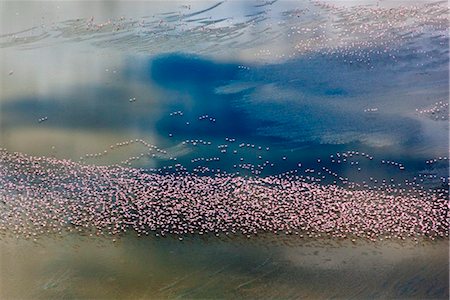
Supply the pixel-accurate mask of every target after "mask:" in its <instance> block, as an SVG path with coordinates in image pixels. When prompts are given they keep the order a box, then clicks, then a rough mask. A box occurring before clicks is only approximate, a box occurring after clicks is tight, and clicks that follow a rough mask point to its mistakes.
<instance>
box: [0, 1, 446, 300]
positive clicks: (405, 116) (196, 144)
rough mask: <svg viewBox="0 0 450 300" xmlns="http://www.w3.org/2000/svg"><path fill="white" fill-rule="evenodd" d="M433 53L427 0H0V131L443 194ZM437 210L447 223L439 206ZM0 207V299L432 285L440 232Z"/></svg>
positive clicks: (16, 145) (210, 167)
mask: <svg viewBox="0 0 450 300" xmlns="http://www.w3.org/2000/svg"><path fill="white" fill-rule="evenodd" d="M448 51H449V39H448V7H447V6H446V4H445V3H444V2H436V1H356V2H347V1H307V2H303V1H301V2H300V1H256V0H255V1H223V2H214V1H193V2H185V1H180V2H177V1H169V2H167V1H165V2H162V1H160V2H158V1H151V2H125V1H121V2H112V1H111V2H106V1H89V2H86V1H70V2H65V1H63V2H40V1H35V2H13V1H2V2H0V147H1V148H3V149H6V150H7V151H8V153H14V152H19V153H21V154H23V155H28V156H30V157H45V158H46V159H47V158H48V159H53V158H54V159H56V162H57V163H58V164H59V163H61V164H62V162H64V161H65V160H70V161H71V162H74V163H77V168H82V166H108V167H110V166H120V167H123V168H131V169H136V170H140V171H142V172H145V173H148V174H153V175H155V174H156V175H158V176H166V175H170V174H177V172H179V174H182V175H183V174H190V175H193V176H194V175H195V176H199V177H204V176H209V177H214V176H217V174H220V175H221V176H222V175H223V176H228V175H229V176H234V177H238V178H241V177H242V178H244V177H245V178H253V177H256V178H272V177H271V176H278V175H280V174H287V173H286V172H295V174H297V175H298V176H300V178H301V179H302V180H306V181H308V182H311V181H312V182H313V183H314V184H318V185H319V186H322V185H323V186H330V185H332V186H337V187H339V188H343V189H346V188H349V186H351V187H357V189H359V190H370V191H372V190H376V191H381V192H383V191H391V189H394V188H395V189H397V188H398V189H403V188H404V189H409V188H410V187H411V186H414V188H417V189H418V190H422V191H426V193H429V195H435V194H436V195H438V198H439V199H440V200H443V201H447V202H446V203H448V186H449V175H448V174H449V164H448V162H449V110H448V99H449V94H448V93H449V84H448V82H449V81H448V79H449V75H448V69H449V53H448ZM138 141H139V142H138ZM148 145H152V146H151V147H150V146H148ZM356 152H357V153H356ZM350 154H351V155H350ZM11 155H12V154H11ZM5 157H6V156H5ZM5 157H3V156H1V158H2V160H0V164H2V166H3V167H5V169H0V170H2V172H4V173H0V176H2V180H0V183H1V184H0V189H1V190H0V196H3V197H4V198H1V199H12V198H7V197H11V195H12V194H14V192H17V195H21V192H19V188H17V190H16V191H14V189H13V188H11V184H12V183H15V180H17V178H19V177H20V176H18V175H17V178H15V177H14V176H12V175H11V177H9V176H10V175H8V176H7V174H9V173H7V172H6V171H5V170H6V169H8V170H21V169H20V168H21V167H20V166H21V165H20V163H21V162H20V160H17V161H14V158H13V159H12V160H11V161H12V162H11V161H10V159H11V157H13V156H9V154H8V156H7V158H5ZM96 170H97V169H96ZM180 170H182V171H181V172H180ZM95 172H97V171H95ZM130 172H133V171H130ZM19 173H20V172H19ZM23 173H25V171H24V172H23ZM36 174H37V173H36ZM289 174H291V173H289ZM33 176H35V175H33ZM87 176H88V175H87ZM42 182H45V181H42ZM49 182H52V184H54V185H53V186H50V187H49V190H50V191H52V192H53V191H57V190H59V189H62V185H61V186H60V185H58V184H56V183H55V182H56V181H49ZM73 183H74V184H77V182H76V179H73ZM26 184H27V185H29V188H30V189H31V190H32V191H33V192H37V191H38V190H37V186H38V185H39V183H37V182H34V181H33V182H31V181H30V180H28V182H27V183H26ZM92 184H93V185H95V184H96V181H95V179H93V181H92ZM77 195H81V194H77ZM427 195H428V194H427ZM42 197H43V198H44V195H43V196H42ZM80 197H81V196H80ZM427 197H428V196H427ZM430 197H431V196H430ZM75 200H76V199H75ZM2 201H3V204H0V205H6V202H8V201H7V200H2ZM8 205H9V204H8ZM13 206H14V205H11V206H8V207H13ZM30 207H31V206H30ZM0 209H1V210H0V212H1V213H3V215H2V216H7V215H8V209H9V208H5V206H0ZM8 216H9V215H8ZM27 216H28V215H27ZM63 217H64V218H65V221H67V216H63ZM6 219H7V218H6V217H5V220H6ZM436 219H437V220H447V221H446V222H447V223H445V221H443V224H444V225H445V224H447V225H448V207H447V210H441V211H440V215H438V216H436ZM69 220H70V219H69ZM8 222H9V221H5V222H4V223H2V224H0V225H1V226H0V232H1V234H2V235H1V237H0V244H1V247H0V249H1V250H0V254H1V256H0V257H1V259H0V270H1V271H0V291H1V292H0V298H24V299H36V298H42V299H47V298H176V297H182V298H183V297H184V298H234V299H235V298H276V299H279V298H331V297H339V298H359V299H361V298H386V297H388V298H443V299H446V298H448V282H449V281H448V232H447V235H446V236H444V237H443V238H439V239H437V240H427V239H426V238H425V240H422V238H419V240H407V241H402V242H401V243H400V242H386V241H377V242H375V243H369V242H368V241H366V240H358V241H357V242H356V244H355V243H352V242H351V241H349V240H339V241H336V240H334V239H327V238H317V239H316V238H314V239H311V240H308V241H305V240H304V239H300V238H298V237H297V236H289V237H283V238H281V237H279V236H276V235H270V234H268V236H267V237H261V236H258V237H252V238H251V239H247V238H244V237H233V238H223V237H220V238H216V237H212V236H211V237H207V238H200V237H198V236H190V237H188V238H185V239H184V240H183V241H179V240H178V237H172V236H169V237H167V238H157V237H154V234H151V235H150V236H148V237H147V236H146V237H145V238H144V237H137V236H135V234H134V233H129V232H128V233H126V234H123V235H120V237H119V238H117V237H116V238H117V241H116V242H112V241H111V238H110V237H97V238H94V237H88V234H89V232H87V233H85V232H83V233H82V234H79V235H77V234H75V233H73V232H71V231H70V232H64V233H63V234H61V235H57V236H58V237H55V236H52V235H51V234H43V235H42V236H40V237H37V238H36V241H33V239H34V237H32V236H31V235H32V233H27V234H24V235H23V236H22V235H21V234H17V232H16V231H14V230H13V229H12V228H11V227H13V225H17V223H13V222H12V221H11V222H12V223H11V222H10V223H8ZM14 222H15V221H14ZM17 222H19V221H17ZM69 224H70V222H69ZM18 226H21V225H20V224H19V225H18ZM61 227H65V226H62V225H61ZM447 227H448V226H447ZM58 230H59V229H58ZM38 235H39V234H38ZM423 235H424V236H425V237H426V236H427V233H423Z"/></svg>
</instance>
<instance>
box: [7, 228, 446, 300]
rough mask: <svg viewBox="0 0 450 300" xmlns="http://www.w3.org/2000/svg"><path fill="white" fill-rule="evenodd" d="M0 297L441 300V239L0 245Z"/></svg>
mask: <svg viewBox="0 0 450 300" xmlns="http://www.w3.org/2000/svg"><path fill="white" fill-rule="evenodd" d="M0 247H1V248H0V254H1V259H0V263H1V265H0V269H1V274H0V298H2V299H75V298H77V299H80V298H82V299H86V298H91V299H92V298H95V299H150V298H152V299H164V298H170V299H172V298H226V299H242V298H252V299H261V298H264V299H280V298H282V299H298V298H307V299H308V298H309V299H312V298H313V299H324V298H345V299H364V298H380V299H386V298H403V299H405V298H419V299H424V298H427V299H448V296H449V293H448V287H449V285H448V282H449V276H448V268H449V263H448V249H449V247H448V240H447V239H444V240H439V241H434V242H430V241H426V242H420V243H419V244H414V243H413V242H410V241H404V242H402V243H400V242H394V241H389V242H377V243H368V242H365V241H357V242H356V243H352V242H351V241H349V240H343V241H333V240H324V239H322V240H304V239H300V238H299V237H293V236H291V237H281V236H273V235H267V236H265V237H258V238H252V239H246V238H233V239H227V240H224V239H220V238H214V237H206V238H205V237H204V238H199V237H195V238H187V239H185V240H184V241H182V242H180V241H178V240H177V239H176V238H171V237H166V238H151V237H146V238H136V237H135V236H132V235H128V236H125V237H123V238H122V239H119V240H118V241H117V242H115V243H114V242H112V241H111V240H106V239H99V238H89V237H82V236H80V235H77V234H71V235H65V236H64V237H61V238H54V237H51V238H50V237H43V238H40V239H39V240H38V241H37V242H32V241H27V240H23V239H16V238H13V237H2V239H1V243H0Z"/></svg>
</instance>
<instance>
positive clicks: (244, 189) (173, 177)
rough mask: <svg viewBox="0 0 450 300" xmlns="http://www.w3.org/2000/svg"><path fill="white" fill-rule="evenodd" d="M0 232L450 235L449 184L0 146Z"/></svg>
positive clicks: (399, 237) (375, 237) (373, 238)
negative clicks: (190, 167)
mask: <svg viewBox="0 0 450 300" xmlns="http://www.w3.org/2000/svg"><path fill="white" fill-rule="evenodd" d="M0 162H1V163H0V174H1V176H0V187H1V190H0V232H1V233H12V234H14V235H16V236H18V237H24V238H29V239H35V240H36V239H38V238H39V236H41V235H49V234H63V233H64V232H65V231H77V232H80V233H84V234H89V235H91V236H94V235H96V236H106V237H110V238H111V239H113V240H114V241H115V240H116V239H117V238H118V237H120V236H121V235H122V234H124V233H126V232H135V233H136V234H137V235H138V236H145V235H156V236H160V237H164V236H167V235H175V236H176V237H178V238H179V239H180V240H182V239H183V237H185V236H187V235H216V236H232V235H245V236H247V237H249V238H250V237H252V236H256V235H258V234H261V233H267V232H269V233H273V234H283V235H298V236H299V237H305V238H308V237H309V238H320V237H327V238H335V239H346V238H349V239H352V241H355V240H356V239H358V238H359V239H361V238H362V239H367V240H370V241H373V242H376V241H382V240H385V239H396V240H404V239H413V240H415V241H418V240H419V239H424V238H425V239H430V240H435V239H448V229H449V218H448V211H449V201H448V190H445V189H435V190H427V189H423V188H420V187H418V186H417V185H411V186H407V187H398V188H396V187H395V186H389V185H385V186H384V187H383V189H364V188H360V187H359V186H357V185H351V184H349V185H348V186H346V187H343V186H338V185H334V184H329V185H324V184H320V183H318V182H315V181H311V180H307V179H306V178H304V177H303V176H298V174H297V173H296V172H295V171H290V172H285V173H283V174H280V175H274V176H266V177H262V176H253V177H250V176H238V175H236V174H230V173H217V174H215V175H213V176H199V175H196V174H193V173H189V172H187V171H186V169H183V170H182V171H179V172H174V173H172V174H155V173H151V172H148V171H147V170H145V169H142V168H129V167H122V166H119V165H114V166H95V165H84V164H81V163H77V162H74V161H71V160H62V159H56V158H49V157H33V156H29V155H25V154H22V153H19V152H8V151H7V150H6V149H1V150H0Z"/></svg>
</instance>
